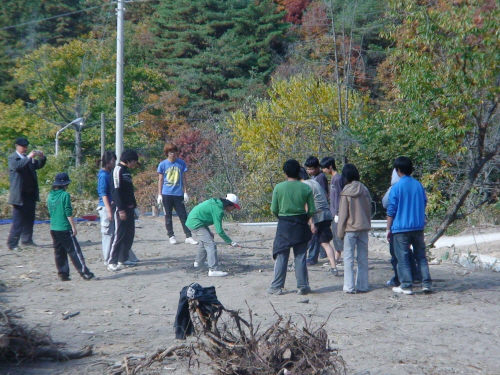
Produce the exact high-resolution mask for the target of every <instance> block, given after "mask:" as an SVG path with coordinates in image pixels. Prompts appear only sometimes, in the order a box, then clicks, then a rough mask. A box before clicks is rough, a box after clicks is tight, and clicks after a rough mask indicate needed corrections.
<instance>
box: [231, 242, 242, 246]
mask: <svg viewBox="0 0 500 375" xmlns="http://www.w3.org/2000/svg"><path fill="white" fill-rule="evenodd" d="M231 246H232V247H241V245H238V243H237V242H234V241H233V242H231Z"/></svg>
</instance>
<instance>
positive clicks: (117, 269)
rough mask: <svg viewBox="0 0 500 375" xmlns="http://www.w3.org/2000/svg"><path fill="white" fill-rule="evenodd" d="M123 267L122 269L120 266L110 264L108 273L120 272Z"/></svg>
mask: <svg viewBox="0 0 500 375" xmlns="http://www.w3.org/2000/svg"><path fill="white" fill-rule="evenodd" d="M122 268H123V267H120V266H119V265H118V264H108V271H111V272H116V271H120V270H121V269H122Z"/></svg>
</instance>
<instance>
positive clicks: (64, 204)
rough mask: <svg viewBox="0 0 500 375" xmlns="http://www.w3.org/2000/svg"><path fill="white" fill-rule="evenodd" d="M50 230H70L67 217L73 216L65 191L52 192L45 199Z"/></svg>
mask: <svg viewBox="0 0 500 375" xmlns="http://www.w3.org/2000/svg"><path fill="white" fill-rule="evenodd" d="M47 208H48V209H49V216H50V229H51V230H61V231H62V230H71V224H70V222H69V220H68V216H73V207H72V206H71V199H70V196H69V193H68V192H66V191H65V190H62V189H61V190H52V191H51V192H50V194H49V196H48V197H47Z"/></svg>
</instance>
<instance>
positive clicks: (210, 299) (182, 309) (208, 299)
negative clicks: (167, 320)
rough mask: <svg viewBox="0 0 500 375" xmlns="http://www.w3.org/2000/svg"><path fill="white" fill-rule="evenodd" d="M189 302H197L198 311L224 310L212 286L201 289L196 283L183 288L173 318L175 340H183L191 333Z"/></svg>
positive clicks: (191, 323)
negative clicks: (198, 305)
mask: <svg viewBox="0 0 500 375" xmlns="http://www.w3.org/2000/svg"><path fill="white" fill-rule="evenodd" d="M190 300H198V302H199V303H200V309H201V310H202V311H203V310H205V311H206V312H207V313H208V312H211V311H213V310H214V309H221V308H224V306H222V304H221V303H220V302H219V300H218V299H217V293H216V292H215V287H214V286H209V287H207V288H203V287H202V286H201V285H200V284H197V283H193V284H191V285H188V286H185V287H184V288H182V290H181V293H180V298H179V306H178V307H177V315H176V316H175V322H174V331H175V338H176V339H180V340H185V339H186V336H189V335H191V334H192V333H193V328H194V327H193V322H192V321H191V316H190V315H189V301H190ZM214 305H215V306H214Z"/></svg>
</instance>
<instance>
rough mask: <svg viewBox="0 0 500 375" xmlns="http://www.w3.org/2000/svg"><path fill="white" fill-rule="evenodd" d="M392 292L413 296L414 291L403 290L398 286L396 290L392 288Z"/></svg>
mask: <svg viewBox="0 0 500 375" xmlns="http://www.w3.org/2000/svg"><path fill="white" fill-rule="evenodd" d="M392 291H393V292H394V293H401V294H408V295H409V294H413V291H412V290H411V289H403V288H401V287H400V286H396V287H394V288H392Z"/></svg>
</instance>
